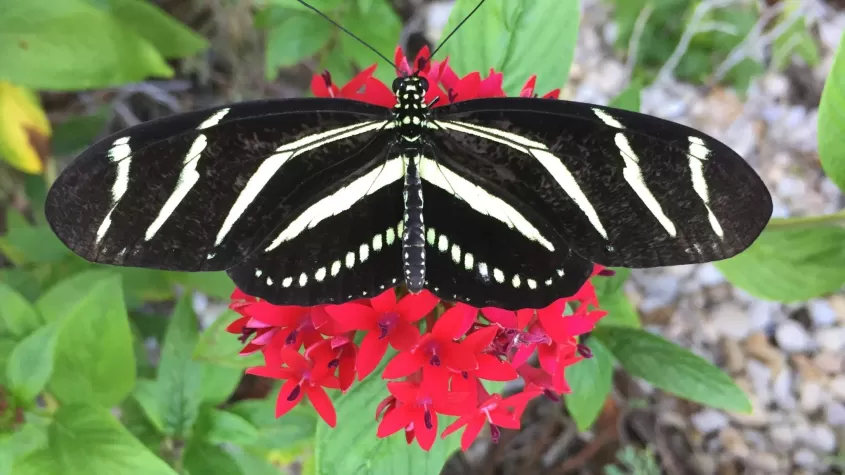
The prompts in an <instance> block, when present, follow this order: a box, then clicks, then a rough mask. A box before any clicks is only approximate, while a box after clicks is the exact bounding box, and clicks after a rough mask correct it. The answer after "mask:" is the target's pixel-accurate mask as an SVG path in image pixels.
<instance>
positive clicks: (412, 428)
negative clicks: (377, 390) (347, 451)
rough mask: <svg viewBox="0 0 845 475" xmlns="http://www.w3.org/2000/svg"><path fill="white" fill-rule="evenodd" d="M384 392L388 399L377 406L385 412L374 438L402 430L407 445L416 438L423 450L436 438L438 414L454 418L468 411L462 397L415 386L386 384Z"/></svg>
mask: <svg viewBox="0 0 845 475" xmlns="http://www.w3.org/2000/svg"><path fill="white" fill-rule="evenodd" d="M387 389H388V391H390V394H392V396H391V397H388V398H387V399H385V401H383V402H382V404H380V405H379V408H380V409H382V408H384V409H385V412H384V417H383V419H382V420H381V423H380V424H379V426H378V432H377V433H376V435H377V436H378V437H379V438H383V437H387V436H389V435H391V434H394V433H396V432H398V431H399V430H400V429H405V438H406V440H407V441H408V443H409V444H410V443H411V441H412V440H414V438H416V440H417V443H419V444H420V447H422V448H423V450H429V449H430V448H431V446H432V445H433V444H434V440H435V439H436V438H437V414H438V413H439V414H449V415H453V416H457V415H460V414H462V413H464V412H465V411H466V410H467V407H468V405H467V404H468V399H467V395H466V394H461V393H445V392H442V393H440V392H433V391H431V390H429V389H428V388H426V387H425V386H424V385H421V384H419V383H417V382H412V381H401V382H392V383H387ZM379 412H380V411H379ZM377 417H378V413H377Z"/></svg>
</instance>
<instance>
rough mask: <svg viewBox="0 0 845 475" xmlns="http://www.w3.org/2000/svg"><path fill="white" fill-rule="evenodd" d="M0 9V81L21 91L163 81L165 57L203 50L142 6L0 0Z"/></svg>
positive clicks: (133, 1) (132, 1)
mask: <svg viewBox="0 0 845 475" xmlns="http://www.w3.org/2000/svg"><path fill="white" fill-rule="evenodd" d="M0 11H2V12H3V15H0V57H2V58H3V62H2V64H0V80H7V81H10V82H13V83H15V84H19V85H22V86H27V87H33V88H40V89H58V90H68V89H84V88H93V87H105V86H114V85H118V84H123V83H127V82H133V81H139V80H141V79H145V78H147V77H150V76H157V77H170V76H172V75H173V70H172V69H171V68H170V66H168V64H167V63H166V62H165V58H167V57H176V56H186V55H190V54H193V53H196V52H197V51H199V50H200V49H202V48H204V47H205V41H204V40H202V39H201V38H199V37H198V36H196V35H195V34H194V33H192V32H190V31H189V30H187V29H186V28H185V27H184V26H182V25H180V24H179V23H177V22H176V21H175V20H173V19H172V18H170V17H168V16H167V15H165V14H164V13H163V12H161V11H160V10H159V9H158V8H156V7H154V6H153V5H151V4H149V2H146V1H142V0H108V1H105V0H104V1H96V2H95V1H93V0H92V1H85V0H62V1H61V2H54V1H52V0H33V1H27V2H18V1H16V0H0ZM152 37H154V39H153V40H152V41H151V40H150V38H152Z"/></svg>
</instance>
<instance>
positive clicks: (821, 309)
mask: <svg viewBox="0 0 845 475" xmlns="http://www.w3.org/2000/svg"><path fill="white" fill-rule="evenodd" d="M807 310H808V311H809V313H810V318H811V319H812V320H813V326H814V327H829V326H831V325H833V324H834V323H836V310H834V309H833V307H832V306H831V305H830V302H828V301H827V300H822V299H817V300H812V301H810V302H809V303H808V305H807Z"/></svg>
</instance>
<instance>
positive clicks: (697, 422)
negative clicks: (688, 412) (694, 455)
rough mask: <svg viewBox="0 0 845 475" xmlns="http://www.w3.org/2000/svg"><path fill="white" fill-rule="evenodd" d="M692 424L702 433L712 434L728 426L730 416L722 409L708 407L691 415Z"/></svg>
mask: <svg viewBox="0 0 845 475" xmlns="http://www.w3.org/2000/svg"><path fill="white" fill-rule="evenodd" d="M691 421H692V425H693V426H695V428H696V430H698V432H701V433H702V434H710V433H713V432H716V431H719V430H722V429H724V428H725V427H727V426H728V416H726V415H725V414H724V413H723V412H722V411H718V410H716V409H710V408H706V409H704V410H702V411H700V412H697V413H695V414H693V415H692V417H691Z"/></svg>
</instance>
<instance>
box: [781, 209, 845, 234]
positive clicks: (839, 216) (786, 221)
mask: <svg viewBox="0 0 845 475" xmlns="http://www.w3.org/2000/svg"><path fill="white" fill-rule="evenodd" d="M825 224H827V225H832V226H845V210H841V211H838V212H836V213H833V214H821V215H816V216H801V217H797V218H772V220H771V221H769V226H768V227H769V229H796V228H803V227H813V226H819V225H825Z"/></svg>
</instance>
